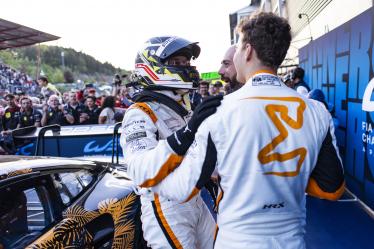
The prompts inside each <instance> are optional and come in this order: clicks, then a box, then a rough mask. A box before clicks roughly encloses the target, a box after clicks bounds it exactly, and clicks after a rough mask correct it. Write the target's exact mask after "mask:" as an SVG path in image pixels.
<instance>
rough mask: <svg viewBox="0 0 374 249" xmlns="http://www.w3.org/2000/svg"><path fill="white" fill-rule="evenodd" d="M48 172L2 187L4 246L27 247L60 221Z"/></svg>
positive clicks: (1, 239)
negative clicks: (56, 212) (46, 174)
mask: <svg viewBox="0 0 374 249" xmlns="http://www.w3.org/2000/svg"><path fill="white" fill-rule="evenodd" d="M51 187H52V186H51V182H50V180H49V177H48V176H39V175H36V176H35V177H34V176H31V177H28V178H27V179H24V180H17V181H14V182H13V183H10V184H7V186H6V187H0V200H1V202H0V248H5V249H7V248H9V249H17V248H25V246H27V245H28V244H29V243H30V242H32V241H33V240H35V239H36V238H38V237H39V236H41V235H42V234H43V233H45V232H46V231H48V229H50V228H51V227H52V226H53V225H54V224H55V222H56V215H55V213H54V206H53V200H52V198H51V196H52V195H51V194H50V192H49V189H50V188H51Z"/></svg>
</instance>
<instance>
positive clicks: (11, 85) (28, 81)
mask: <svg viewBox="0 0 374 249" xmlns="http://www.w3.org/2000/svg"><path fill="white" fill-rule="evenodd" d="M0 90H2V91H8V92H27V93H29V94H33V93H37V92H38V91H39V89H38V84H37V82H36V81H34V80H33V79H32V78H31V77H30V76H28V75H27V74H25V73H23V72H19V71H17V70H15V69H13V68H11V67H9V66H7V65H5V64H3V63H1V62H0Z"/></svg>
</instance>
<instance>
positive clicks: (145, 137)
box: [120, 108, 183, 187]
mask: <svg viewBox="0 0 374 249" xmlns="http://www.w3.org/2000/svg"><path fill="white" fill-rule="evenodd" d="M155 119H156V117H155V116H154V114H153V116H149V115H148V114H146V112H145V111H143V110H140V109H137V108H132V109H129V110H128V111H127V112H126V113H125V116H124V119H123V122H122V134H121V139H120V143H121V146H122V149H123V155H124V159H125V164H126V165H127V171H128V174H129V176H130V178H131V179H132V180H133V181H134V183H135V184H136V185H139V186H140V187H152V186H154V185H156V184H157V183H158V182H160V181H161V180H162V179H164V178H165V177H166V176H167V175H168V174H170V172H172V171H173V170H174V169H175V168H176V167H177V166H178V165H179V164H180V162H181V161H182V159H183V157H182V156H179V155H177V154H175V153H174V151H173V150H171V149H170V147H169V145H168V144H167V142H166V140H158V137H157V136H158V132H157V127H156V125H155V123H154V122H156V121H157V120H155Z"/></svg>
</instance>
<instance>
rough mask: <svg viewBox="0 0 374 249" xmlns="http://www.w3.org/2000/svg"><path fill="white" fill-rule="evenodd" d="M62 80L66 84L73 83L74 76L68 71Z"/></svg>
mask: <svg viewBox="0 0 374 249" xmlns="http://www.w3.org/2000/svg"><path fill="white" fill-rule="evenodd" d="M64 78H65V82H66V83H74V75H73V73H72V72H71V71H70V70H66V71H65V72H64Z"/></svg>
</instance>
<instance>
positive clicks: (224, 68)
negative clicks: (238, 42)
mask: <svg viewBox="0 0 374 249" xmlns="http://www.w3.org/2000/svg"><path fill="white" fill-rule="evenodd" d="M235 50H236V48H235V46H231V47H230V48H229V49H228V50H227V51H226V54H225V55H224V57H223V60H222V62H221V67H220V68H219V70H218V74H219V75H221V80H223V81H225V82H226V83H228V86H227V84H226V85H225V90H226V93H227V94H229V93H232V92H234V91H236V90H238V89H239V88H240V87H242V85H243V84H242V83H240V82H239V81H237V79H236V69H235V65H234V62H233V58H234V54H235Z"/></svg>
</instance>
